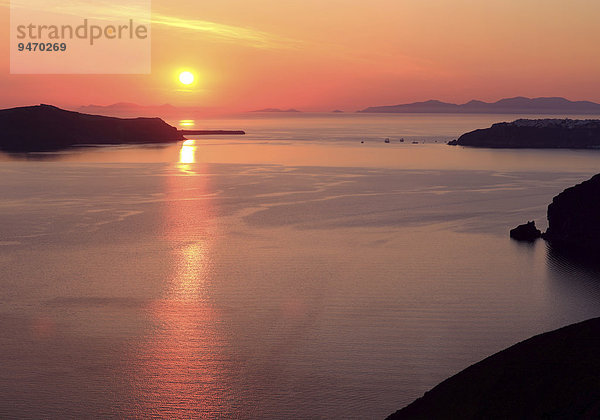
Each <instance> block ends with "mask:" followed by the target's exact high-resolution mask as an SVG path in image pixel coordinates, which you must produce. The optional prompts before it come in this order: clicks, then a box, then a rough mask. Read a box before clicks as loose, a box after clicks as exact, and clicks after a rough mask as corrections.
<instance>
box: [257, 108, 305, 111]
mask: <svg viewBox="0 0 600 420" xmlns="http://www.w3.org/2000/svg"><path fill="white" fill-rule="evenodd" d="M250 112H302V111H298V110H297V109H293V108H290V109H279V108H264V109H257V110H255V111H250Z"/></svg>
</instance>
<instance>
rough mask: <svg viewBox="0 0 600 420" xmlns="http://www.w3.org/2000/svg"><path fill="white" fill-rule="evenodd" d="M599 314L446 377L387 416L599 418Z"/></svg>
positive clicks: (391, 419)
mask: <svg viewBox="0 0 600 420" xmlns="http://www.w3.org/2000/svg"><path fill="white" fill-rule="evenodd" d="M599 354H600V318H594V319H590V320H588V321H584V322H581V323H578V324H573V325H570V326H567V327H564V328H561V329H558V330H554V331H551V332H547V333H545V334H541V335H537V336H535V337H533V338H530V339H528V340H525V341H523V342H521V343H518V344H515V345H514V346H512V347H510V348H508V349H506V350H503V351H501V352H499V353H496V354H494V355H493V356H490V357H488V358H487V359H485V360H483V361H481V362H479V363H476V364H474V365H472V366H470V367H468V368H467V369H465V370H463V371H462V372H460V373H458V374H456V375H454V376H453V377H451V378H449V379H446V380H445V381H443V382H442V383H440V384H439V385H437V386H436V387H435V388H433V389H432V390H430V391H428V392H426V393H425V395H424V396H423V397H421V398H419V399H417V400H416V401H414V402H413V403H412V404H410V405H408V406H407V407H405V408H403V409H401V410H399V411H397V412H396V413H394V414H392V415H390V416H389V417H388V420H403V419H464V420H469V419H473V420H474V419H522V418H527V419H541V418H555V419H556V418H590V419H591V418H599V417H600V387H599V386H598V378H599V377H600V357H599V356H598V355H599Z"/></svg>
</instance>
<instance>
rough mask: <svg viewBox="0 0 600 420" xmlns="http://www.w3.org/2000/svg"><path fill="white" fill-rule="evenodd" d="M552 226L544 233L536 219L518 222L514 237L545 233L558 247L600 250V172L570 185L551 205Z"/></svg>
mask: <svg viewBox="0 0 600 420" xmlns="http://www.w3.org/2000/svg"><path fill="white" fill-rule="evenodd" d="M547 214H548V216H547V217H548V229H547V230H546V232H544V233H541V234H540V231H539V230H538V229H537V228H536V227H535V223H534V222H528V223H526V224H524V225H520V226H517V227H516V228H514V229H512V230H511V231H510V237H511V238H513V239H516V240H521V241H534V240H535V239H537V238H539V237H542V238H544V239H545V240H547V241H548V242H549V243H550V244H551V245H552V246H553V247H554V248H556V249H563V250H566V251H570V252H571V253H575V254H577V253H580V254H586V255H595V254H597V253H598V251H600V174H598V175H595V176H593V177H592V178H591V179H588V180H587V181H584V182H582V183H580V184H577V185H575V186H573V187H570V188H567V189H566V190H564V191H563V192H561V193H560V194H558V195H557V196H556V197H554V198H553V199H552V203H550V204H549V205H548V211H547Z"/></svg>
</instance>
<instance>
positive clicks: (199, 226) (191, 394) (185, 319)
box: [138, 141, 229, 418]
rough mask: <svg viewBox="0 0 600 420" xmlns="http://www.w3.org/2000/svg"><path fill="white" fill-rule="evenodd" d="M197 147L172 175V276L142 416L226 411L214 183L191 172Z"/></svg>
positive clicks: (168, 230)
mask: <svg viewBox="0 0 600 420" xmlns="http://www.w3.org/2000/svg"><path fill="white" fill-rule="evenodd" d="M195 149H196V148H195V146H194V145H193V141H192V142H186V143H184V144H183V145H182V147H181V150H180V159H179V162H178V163H177V164H176V165H175V168H173V169H174V170H172V171H170V172H169V174H168V176H167V177H166V196H167V197H166V205H165V209H164V210H165V212H164V239H165V240H166V241H167V243H168V245H169V247H170V249H171V259H170V264H171V274H170V277H169V278H168V279H165V282H166V285H165V289H164V292H163V293H164V296H163V297H162V298H161V299H160V300H158V301H156V302H155V303H154V304H153V305H152V307H151V309H150V315H151V317H152V318H153V323H154V325H155V328H154V330H153V332H152V334H150V336H149V337H147V340H146V342H145V343H144V347H143V348H142V351H141V355H140V357H141V359H142V360H141V363H140V365H141V366H142V367H141V369H140V370H141V372H140V373H141V375H140V376H141V380H140V383H139V390H140V400H141V401H140V406H139V407H138V410H139V411H138V414H139V415H141V416H144V417H146V416H148V415H150V416H154V417H157V418H198V417H205V416H213V415H217V414H218V413H221V414H222V413H226V412H227V410H228V408H227V400H228V399H227V398H226V396H227V395H228V391H229V390H228V389H226V387H227V384H228V381H227V380H225V378H224V375H225V373H224V372H223V365H224V357H223V355H222V354H221V353H222V349H223V348H224V347H225V340H224V338H223V337H222V336H221V335H220V334H219V331H218V330H217V328H216V325H217V324H218V315H217V314H216V313H215V311H214V309H213V308H212V307H211V301H210V294H209V289H210V276H211V266H210V261H211V251H212V244H213V242H214V233H215V230H214V226H213V225H212V222H211V220H212V215H213V213H214V208H213V204H214V203H213V202H212V201H211V199H210V198H209V195H208V192H209V191H208V190H209V186H208V181H207V180H208V178H207V177H205V176H201V175H197V172H194V169H199V168H193V167H192V166H193V165H194V162H195V159H194V153H195Z"/></svg>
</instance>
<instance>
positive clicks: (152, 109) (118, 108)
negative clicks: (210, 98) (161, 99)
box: [76, 102, 205, 117]
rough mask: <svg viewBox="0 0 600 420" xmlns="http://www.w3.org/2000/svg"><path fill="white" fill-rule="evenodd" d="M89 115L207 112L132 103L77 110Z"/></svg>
mask: <svg viewBox="0 0 600 420" xmlns="http://www.w3.org/2000/svg"><path fill="white" fill-rule="evenodd" d="M76 111H78V112H83V113H87V114H99V115H109V116H120V117H124V116H130V117H155V116H157V115H158V116H161V117H166V116H180V115H182V114H187V115H195V114H199V113H202V112H203V111H205V110H204V109H203V108H200V107H176V106H173V105H171V104H163V105H139V104H134V103H131V102H118V103H116V104H112V105H84V106H80V107H79V108H77V109H76Z"/></svg>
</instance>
